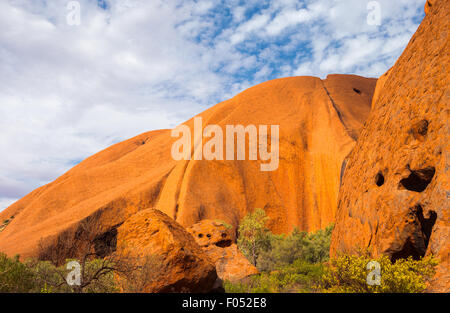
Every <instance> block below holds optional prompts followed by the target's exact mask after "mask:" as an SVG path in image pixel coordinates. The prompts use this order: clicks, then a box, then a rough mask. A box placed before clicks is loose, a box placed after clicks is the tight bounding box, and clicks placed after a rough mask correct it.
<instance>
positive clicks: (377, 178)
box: [375, 172, 384, 187]
mask: <svg viewBox="0 0 450 313" xmlns="http://www.w3.org/2000/svg"><path fill="white" fill-rule="evenodd" d="M375 184H377V186H378V187H381V186H383V184H384V175H383V174H382V173H381V172H378V174H377V175H375Z"/></svg>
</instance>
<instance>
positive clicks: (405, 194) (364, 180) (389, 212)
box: [331, 1, 450, 292]
mask: <svg viewBox="0 0 450 313" xmlns="http://www.w3.org/2000/svg"><path fill="white" fill-rule="evenodd" d="M449 12H450V2H449V1H428V4H427V15H426V17H425V19H424V20H423V22H422V23H421V25H420V27H419V28H418V30H417V32H416V34H415V35H414V36H413V38H412V39H411V41H410V42H409V44H408V46H407V48H406V50H405V51H404V52H403V54H402V55H401V57H400V58H399V59H398V61H397V62H396V64H395V66H394V67H393V68H392V69H391V70H390V71H389V73H388V74H387V75H385V76H384V79H380V80H379V83H378V85H377V87H376V92H375V94H376V95H375V97H374V103H373V107H372V111H371V113H370V117H369V119H368V121H367V122H366V126H365V128H364V129H363V131H362V133H361V135H360V137H359V139H358V142H357V145H356V146H355V148H354V150H353V151H352V152H351V155H350V157H349V160H348V163H347V165H346V169H345V173H344V177H343V182H342V186H341V190H340V194H339V204H338V210H337V214H336V225H335V229H334V232H333V237H332V244H331V253H332V254H333V255H334V254H336V253H338V252H350V253H351V252H356V251H357V250H358V249H366V248H367V249H368V250H369V251H370V252H371V253H372V254H373V255H374V256H377V255H380V254H387V255H389V256H390V257H391V259H392V260H396V259H398V258H405V257H408V256H412V257H414V258H419V257H421V256H424V255H428V254H434V255H436V256H438V257H439V258H440V260H441V263H440V265H439V268H438V272H437V274H436V277H435V279H434V282H433V283H432V285H431V287H430V290H434V291H446V292H448V291H449V290H450V276H449V274H450V273H449V271H448V269H449V265H450V264H449V252H450V250H449V247H450V245H449V243H450V241H449V234H450V221H449V217H450V215H449V207H450V206H449V197H448V192H449V190H450V184H449V177H450V176H449V158H448V155H449V151H448V144H449V129H448V121H449V107H448V104H449V103H450V92H449V91H450V90H449V74H448V64H449V62H450V58H449V51H450V45H449V33H448V31H449V19H448V14H449Z"/></svg>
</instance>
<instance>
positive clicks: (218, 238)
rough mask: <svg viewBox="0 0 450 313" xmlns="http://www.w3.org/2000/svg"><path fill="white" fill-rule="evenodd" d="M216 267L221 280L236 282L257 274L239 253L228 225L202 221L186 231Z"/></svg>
mask: <svg viewBox="0 0 450 313" xmlns="http://www.w3.org/2000/svg"><path fill="white" fill-rule="evenodd" d="M187 231H188V232H190V233H191V234H192V236H193V237H194V238H195V240H196V241H197V243H198V244H199V245H200V246H201V247H202V248H203V250H204V251H205V253H206V254H207V255H208V257H209V258H210V259H211V261H212V262H213V263H214V264H215V265H216V271H217V275H218V276H219V278H220V279H222V280H229V281H238V280H241V279H243V278H245V277H248V276H250V275H254V274H257V273H258V270H257V269H256V267H255V266H253V264H251V263H250V262H249V261H248V260H247V259H246V258H245V256H244V255H243V254H242V253H241V252H240V251H239V249H238V247H237V245H236V244H235V243H233V242H234V240H235V234H234V233H233V228H232V227H231V226H230V225H225V224H224V223H223V222H221V221H213V220H203V221H201V222H199V223H197V224H194V225H192V226H191V227H189V228H188V229H187Z"/></svg>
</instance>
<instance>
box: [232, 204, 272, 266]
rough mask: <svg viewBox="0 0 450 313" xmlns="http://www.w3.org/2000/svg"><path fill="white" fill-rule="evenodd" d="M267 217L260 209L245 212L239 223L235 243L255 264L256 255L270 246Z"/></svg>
mask: <svg viewBox="0 0 450 313" xmlns="http://www.w3.org/2000/svg"><path fill="white" fill-rule="evenodd" d="M267 220H268V217H267V216H266V212H264V210H262V209H255V211H254V212H253V213H249V214H247V215H246V216H245V217H244V218H243V219H242V221H241V224H240V225H239V229H238V232H239V238H238V240H237V245H238V247H239V249H240V250H241V252H242V253H243V254H244V255H245V257H246V258H247V259H248V260H249V261H250V262H251V263H252V264H253V265H256V262H257V259H258V256H259V255H260V253H261V252H262V251H265V250H267V249H268V248H269V246H270V231H269V229H268V228H267V227H266V225H265V224H266V221H267Z"/></svg>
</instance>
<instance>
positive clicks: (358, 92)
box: [353, 88, 361, 95]
mask: <svg viewBox="0 0 450 313" xmlns="http://www.w3.org/2000/svg"><path fill="white" fill-rule="evenodd" d="M353 91H354V92H356V93H357V94H358V95H360V94H361V90H359V89H356V88H353Z"/></svg>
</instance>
